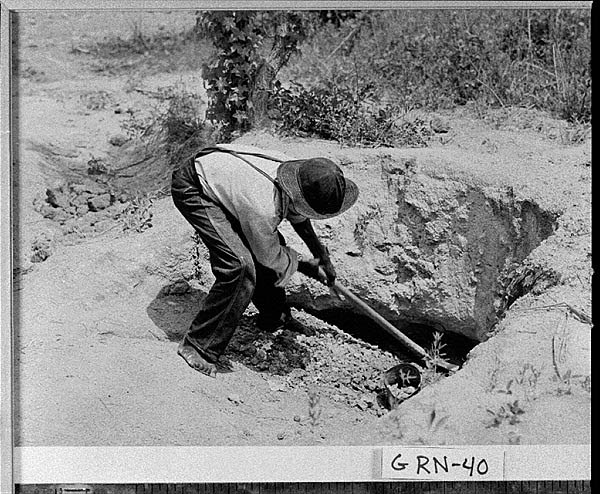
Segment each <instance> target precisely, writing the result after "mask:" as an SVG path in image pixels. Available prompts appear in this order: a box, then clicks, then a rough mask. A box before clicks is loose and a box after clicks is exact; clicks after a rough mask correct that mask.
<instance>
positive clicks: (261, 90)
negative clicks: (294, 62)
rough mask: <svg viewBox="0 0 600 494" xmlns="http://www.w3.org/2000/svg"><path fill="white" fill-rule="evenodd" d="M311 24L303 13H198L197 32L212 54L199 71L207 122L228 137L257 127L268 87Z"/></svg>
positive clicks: (306, 33) (261, 115) (262, 112)
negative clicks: (215, 124) (207, 41)
mask: <svg viewBox="0 0 600 494" xmlns="http://www.w3.org/2000/svg"><path fill="white" fill-rule="evenodd" d="M313 20H314V15H313V14H311V13H309V12H292V11H212V12H201V13H200V14H199V16H198V18H197V26H198V30H199V32H200V33H201V34H202V35H204V36H206V37H207V38H209V39H210V40H211V41H212V43H213V44H214V47H215V49H216V54H215V56H213V57H211V59H210V60H209V62H208V63H206V64H204V66H203V69H202V76H203V78H204V79H205V81H206V88H207V92H208V95H209V106H208V110H207V118H208V119H209V120H210V121H212V122H219V123H221V124H223V125H224V127H225V128H226V129H228V130H230V131H234V130H241V131H244V130H248V129H249V128H250V127H251V126H252V125H253V124H255V123H256V122H257V121H260V120H261V119H262V118H263V117H264V113H265V112H266V107H267V98H268V91H269V89H270V88H271V84H272V83H273V81H274V80H275V77H276V75H277V73H278V72H279V70H280V69H281V68H282V67H283V66H284V65H285V64H286V63H287V62H288V60H289V58H290V57H291V55H292V54H294V53H296V52H297V51H298V49H299V46H300V44H301V43H302V41H303V40H304V39H306V38H307V37H308V36H309V34H310V33H311V32H312V29H313V27H314V23H313Z"/></svg>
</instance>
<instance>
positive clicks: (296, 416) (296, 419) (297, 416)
mask: <svg viewBox="0 0 600 494" xmlns="http://www.w3.org/2000/svg"><path fill="white" fill-rule="evenodd" d="M301 420H302V417H300V415H294V422H300V421H301Z"/></svg>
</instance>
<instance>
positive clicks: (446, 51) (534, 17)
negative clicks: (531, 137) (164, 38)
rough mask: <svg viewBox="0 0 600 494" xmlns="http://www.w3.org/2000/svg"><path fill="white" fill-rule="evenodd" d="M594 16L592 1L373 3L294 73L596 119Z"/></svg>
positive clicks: (414, 95)
mask: <svg viewBox="0 0 600 494" xmlns="http://www.w3.org/2000/svg"><path fill="white" fill-rule="evenodd" d="M590 22H591V18H590V12H589V10H583V9H581V10H556V9H547V10H525V9H523V10H488V9H475V10H460V11H452V10H426V11H415V10H383V11H373V12H369V13H364V15H362V16H361V17H356V18H352V19H350V20H348V21H345V22H341V23H340V24H339V25H340V27H339V29H338V28H336V27H335V26H334V25H326V26H324V27H323V28H322V29H320V30H319V33H318V34H317V36H316V37H315V38H314V40H313V42H312V43H310V44H309V45H307V46H305V47H303V50H302V51H303V57H302V58H298V59H297V60H296V63H295V64H293V66H290V67H289V69H288V70H287V71H286V74H285V75H286V77H287V79H288V80H295V81H299V82H302V83H305V84H308V85H313V86H316V85H319V84H324V83H331V84H335V85H337V86H339V87H343V88H351V91H352V92H353V94H357V93H360V92H363V94H364V96H365V97H366V98H369V99H372V100H374V101H376V102H379V103H380V104H383V105H386V104H388V103H390V102H393V103H394V104H395V105H398V106H399V107H402V108H426V109H430V110H436V109H440V108H453V107H456V106H457V105H463V104H465V103H467V102H469V101H477V102H479V103H482V104H485V105H489V106H492V107H494V106H495V107H501V106H510V105H514V106H523V107H534V108H538V109H542V110H547V111H549V112H551V113H552V114H554V115H555V116H557V117H560V118H564V119H567V120H569V121H589V120H590V118H591V94H590V93H591V40H590ZM334 52H335V56H332V53H334Z"/></svg>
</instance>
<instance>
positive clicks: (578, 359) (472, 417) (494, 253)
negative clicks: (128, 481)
mask: <svg viewBox="0 0 600 494" xmlns="http://www.w3.org/2000/svg"><path fill="white" fill-rule="evenodd" d="M194 21H195V19H194V17H193V15H192V13H186V12H172V13H164V12H163V13H161V14H160V15H157V14H153V13H150V12H147V13H144V14H141V13H135V12H126V13H119V14H118V15H115V14H114V13H109V14H107V13H101V12H93V13H92V12H86V13H83V12H82V13H68V14H67V13H61V12H51V13H47V12H35V13H27V14H19V15H18V16H17V22H16V24H15V29H16V33H17V36H16V37H17V44H16V58H17V60H16V62H17V63H16V68H15V71H16V78H15V85H14V86H15V93H16V98H15V117H16V118H15V127H14V131H15V133H16V138H17V146H16V152H15V162H16V165H15V167H14V180H15V185H16V195H15V213H16V214H15V225H14V232H15V275H14V288H15V290H14V303H15V314H16V315H15V328H14V338H15V374H16V383H15V393H16V396H15V398H16V399H15V406H16V420H15V422H16V423H15V426H16V430H15V438H16V443H17V445H19V446H28V445H36V446H41V445H44V446H50V445H61V446H91V445H103V446H112V445H198V446H210V445H272V444H282V445H314V444H320V445H359V444H398V443H403V444H415V443H420V444H565V443H588V442H589V439H590V422H591V421H590V410H591V377H590V361H591V346H590V339H591V324H590V319H589V317H590V316H591V297H590V294H591V274H592V270H591V219H590V205H591V153H590V145H591V140H590V139H589V138H584V139H579V140H578V142H577V143H573V141H574V140H576V139H575V138H574V136H576V134H577V131H576V129H575V128H574V127H572V126H569V125H567V124H566V123H565V122H559V121H556V120H553V119H551V118H549V117H548V116H546V115H543V114H541V113H538V112H533V111H529V110H523V109H504V110H501V111H487V112H486V113H485V114H484V116H483V117H480V118H475V117H474V112H473V111H472V110H469V109H464V110H460V111H454V112H447V113H439V114H436V115H427V116H426V118H427V119H435V121H437V122H439V121H443V122H444V125H436V126H435V127H436V128H439V129H443V130H441V131H440V132H437V133H436V134H435V136H434V138H432V140H431V142H430V143H429V146H428V147H427V148H423V149H355V148H345V147H341V146H339V145H338V144H335V143H331V142H326V141H320V140H316V139H299V138H283V137H280V136H276V135H274V134H273V133H271V132H267V131H262V132H253V133H251V134H247V135H244V136H242V137H241V138H240V139H239V142H240V143H241V144H250V145H256V146H260V147H264V148H267V149H277V150H280V151H284V152H286V153H288V154H290V155H292V156H297V157H304V156H327V157H329V158H331V159H334V160H335V161H336V162H338V163H340V164H341V165H342V166H343V168H344V172H345V173H346V175H347V176H349V177H350V178H352V179H354V180H355V181H356V182H357V183H358V184H359V186H360V189H361V196H360V199H359V202H358V204H357V205H356V206H355V207H354V208H352V209H351V210H350V211H349V212H348V213H346V214H344V215H342V216H340V217H337V218H334V219H332V220H328V221H323V222H317V224H316V225H315V226H316V229H317V231H318V233H319V235H320V236H321V237H322V238H323V239H324V241H325V243H326V244H327V245H328V246H329V248H330V250H331V253H332V258H333V260H334V263H335V265H336V268H337V269H338V273H339V279H340V281H341V283H342V284H344V285H345V286H347V287H348V288H350V289H351V290H352V291H354V292H355V293H357V294H358V295H359V296H361V297H362V298H363V299H364V300H365V301H367V302H368V303H369V304H370V305H371V306H372V307H374V308H375V309H376V310H378V311H380V312H381V313H382V314H383V315H384V316H385V317H386V318H388V320H390V321H391V322H393V323H394V324H395V325H396V326H397V327H398V328H400V329H402V330H403V331H405V332H406V333H407V334H409V335H410V336H411V337H412V338H414V339H415V340H416V341H417V342H418V343H419V344H420V345H422V346H424V347H426V348H430V347H431V345H432V342H433V331H434V330H436V331H442V332H443V333H444V337H443V339H442V341H443V342H444V343H445V344H446V347H445V348H444V349H443V350H444V352H445V353H446V355H447V358H449V359H450V360H452V361H454V362H456V363H458V364H460V365H461V369H460V370H459V371H458V372H457V373H456V374H454V375H452V376H449V377H445V376H443V375H441V374H438V373H435V372H434V371H433V370H432V369H431V368H427V366H426V365H425V363H424V362H422V361H417V364H418V365H420V366H421V367H422V369H423V375H424V385H423V386H422V387H421V389H420V390H419V391H418V392H417V393H415V394H414V395H413V396H411V397H408V395H409V394H410V393H407V394H406V395H405V396H403V399H404V398H408V399H405V401H402V403H400V404H399V405H396V406H395V407H394V409H392V410H390V409H389V401H386V400H387V397H388V395H386V393H385V387H384V385H383V381H382V376H383V373H384V372H385V371H386V370H387V369H389V368H391V367H393V366H394V365H396V364H398V363H399V362H401V361H408V360H411V359H413V357H412V356H411V355H410V354H408V353H407V352H406V350H404V349H402V348H401V347H400V346H399V345H397V344H395V343H394V342H392V341H391V340H390V339H389V338H386V337H385V336H382V334H383V333H382V332H381V331H380V330H379V329H378V328H377V327H376V326H375V325H373V323H372V322H371V321H369V320H368V319H366V318H364V317H361V316H360V315H358V314H357V312H356V310H355V309H353V308H352V307H351V306H350V305H349V304H347V303H345V302H344V301H342V300H338V299H336V298H334V297H332V295H331V294H330V293H329V292H328V291H327V290H326V289H325V288H324V287H322V286H318V285H316V284H315V283H312V282H310V281H308V280H306V279H304V278H302V277H301V276H300V275H297V276H295V278H294V280H293V281H292V283H291V284H290V286H289V287H288V292H289V297H290V301H291V302H292V303H293V306H294V309H293V315H294V317H295V319H296V324H295V326H294V327H293V328H291V329H290V330H285V331H282V332H278V333H275V334H267V333H262V332H260V331H259V330H258V329H256V327H255V326H254V323H253V317H254V315H255V314H254V312H255V311H254V309H253V307H252V306H251V307H250V308H249V309H248V311H247V313H246V314H245V315H244V318H243V320H242V321H241V324H240V327H239V328H238V331H237V333H236V335H235V337H234V339H233V341H232V342H231V344H230V346H229V348H228V356H229V357H230V358H231V359H232V361H233V362H234V367H235V372H233V373H230V374H220V375H218V377H217V379H210V378H207V377H205V376H202V375H200V374H198V373H196V372H194V371H193V370H192V369H190V368H189V367H188V366H187V365H186V364H185V362H183V360H182V359H181V358H179V357H178V356H177V353H176V347H177V343H178V341H179V340H180V338H181V336H182V335H183V334H184V333H185V331H186V329H187V327H188V325H189V323H190V321H191V320H192V318H193V317H194V315H195V312H196V310H197V308H198V306H199V304H201V303H202V299H203V297H204V296H205V295H206V293H207V291H208V289H209V288H210V286H211V283H212V274H211V273H210V266H209V264H208V260H207V255H206V251H205V249H204V248H203V247H202V246H201V245H198V244H197V243H196V242H195V241H194V238H193V234H192V230H191V228H190V227H189V225H188V224H187V223H186V222H185V221H184V219H183V218H181V217H180V215H179V214H178V213H177V211H176V210H175V208H174V207H173V205H172V202H171V200H170V198H169V197H168V196H167V195H166V194H165V193H164V192H165V190H167V189H165V182H164V178H165V168H164V166H162V168H160V167H159V169H154V168H151V167H149V166H148V164H147V163H146V164H145V165H144V166H140V165H134V163H135V162H136V161H138V160H140V159H141V158H142V157H143V151H142V148H141V147H140V144H139V142H140V141H136V140H135V139H132V138H131V136H130V135H129V134H128V133H127V131H126V130H127V128H131V127H128V125H129V126H131V122H132V121H135V119H136V118H137V119H138V121H142V120H143V119H144V118H150V117H152V115H155V113H156V110H155V108H156V104H157V96H156V95H157V94H164V93H161V91H164V89H165V88H178V90H186V91H195V92H197V93H198V94H199V95H200V96H201V97H204V96H203V94H202V90H201V87H202V81H201V79H200V77H199V71H198V70H197V65H198V64H199V60H198V57H196V58H195V59H194V60H193V61H189V60H186V56H185V54H186V53H187V52H185V50H184V52H183V54H182V52H181V51H177V48H176V46H177V45H176V44H175V45H173V46H172V45H170V44H168V43H167V45H168V47H169V48H168V49H167V51H168V50H172V53H166V54H163V55H161V56H160V57H158V56H157V55H156V50H154V49H151V50H149V52H148V53H146V52H144V51H143V50H142V52H141V53H131V52H127V51H125V53H124V54H123V53H121V52H119V53H120V54H118V56H117V53H116V52H110V53H109V55H110V56H108V57H104V58H103V54H105V51H104V52H101V53H99V52H98V50H96V51H94V50H95V49H94V47H96V48H97V47H98V46H113V47H114V46H115V41H114V39H115V38H114V36H121V37H123V38H126V37H127V36H129V35H130V33H131V31H132V30H140V32H141V33H142V34H143V35H145V36H146V38H145V39H146V40H147V41H146V43H150V41H148V40H150V39H156V37H160V36H163V37H165V39H168V40H170V39H172V38H173V36H174V35H173V36H171V37H169V36H170V35H169V33H182V32H184V31H185V30H186V29H190V28H191V27H192V26H193V24H194ZM134 28H135V29H134ZM151 35H153V36H154V38H152V37H151ZM178 36H179V35H178ZM177 39H179V40H181V39H183V40H187V38H186V37H185V36H183V35H181V37H180V38H177ZM107 40H108V41H109V43H106V41H107ZM110 40H112V42H110ZM98 43H105V44H104V45H99V44H98ZM111 43H112V44H111ZM181 43H184V42H183V41H182V42H181ZM181 43H180V44H181ZM185 43H187V41H185ZM117 45H118V44H117ZM165 46H166V45H165ZM174 46H175V47H174ZM185 46H189V45H185ZM157 57H158V58H157ZM187 58H190V57H189V56H188V57H187ZM157 60H160V63H158V62H157ZM186 61H187V62H189V63H191V64H192V65H189V63H188V64H187V65H186ZM194 64H196V65H194ZM186 67H187V68H186ZM151 150H152V149H150V151H151ZM162 165H164V163H163V164H162ZM125 167H127V168H126V170H127V175H128V176H127V177H123V175H119V174H118V173H117V172H119V171H120V170H121V171H122V170H125ZM125 178H126V179H127V180H125ZM148 192H153V193H152V194H150V195H148V194H147V193H148ZM282 232H283V233H284V235H285V236H286V238H287V239H288V242H289V243H290V244H291V245H293V246H295V247H297V248H298V249H303V247H302V245H301V242H300V241H299V239H298V238H297V237H295V235H294V233H293V231H292V230H291V228H289V226H284V227H282ZM304 250H305V249H304Z"/></svg>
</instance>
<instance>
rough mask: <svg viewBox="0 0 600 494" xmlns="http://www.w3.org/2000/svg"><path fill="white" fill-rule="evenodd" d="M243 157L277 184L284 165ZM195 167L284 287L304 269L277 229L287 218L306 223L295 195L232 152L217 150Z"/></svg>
mask: <svg viewBox="0 0 600 494" xmlns="http://www.w3.org/2000/svg"><path fill="white" fill-rule="evenodd" d="M218 147H219V148H222V149H231V150H233V151H237V152H240V153H242V152H244V151H248V152H254V153H261V154H264V155H268V156H273V157H275V158H279V159H282V160H285V161H289V160H293V159H294V158H290V157H289V156H286V155H284V154H282V153H280V152H278V151H271V150H264V149H259V148H255V147H251V146H237V145H227V144H219V145H218ZM242 156H243V157H244V158H245V159H247V160H248V161H250V162H251V163H252V164H253V165H254V166H256V167H258V168H260V169H261V170H263V171H264V172H265V173H267V174H268V175H269V176H270V177H271V178H272V179H273V180H275V178H276V177H277V168H278V167H279V165H280V163H279V162H277V161H272V160H268V159H264V158H259V157H256V156H250V155H246V154H242ZM195 167H196V173H197V174H198V179H199V181H200V185H201V186H202V189H203V191H204V193H205V194H206V195H207V196H208V197H209V198H210V199H211V200H212V201H213V202H215V203H217V204H219V205H221V206H222V207H223V208H225V209H226V210H227V211H228V212H229V213H231V214H232V215H233V216H234V217H235V218H236V219H237V220H238V221H239V223H240V226H241V229H242V232H243V234H244V236H245V237H246V240H247V241H248V244H249V246H250V249H251V250H252V254H253V255H254V257H255V258H256V260H257V261H258V262H259V263H260V264H262V265H263V266H266V267H268V268H271V269H272V270H273V271H275V272H276V273H277V282H276V286H284V285H285V284H286V283H287V282H288V281H289V279H290V277H291V276H292V275H293V274H294V272H296V270H297V269H298V253H297V252H296V251H295V250H294V249H291V248H290V247H287V246H283V245H281V244H280V243H279V235H278V233H277V227H278V226H279V224H280V223H281V221H282V220H283V219H287V220H288V221H289V222H290V223H300V222H302V221H305V220H306V218H305V217H304V216H300V215H298V214H296V213H294V212H293V211H292V210H291V209H290V204H289V197H288V196H287V194H285V193H282V192H280V190H279V189H278V187H276V186H275V185H274V184H273V182H271V181H270V180H269V179H268V178H267V177H265V176H263V175H262V174H261V173H260V172H259V171H257V170H255V169H254V168H252V167H251V166H250V165H249V164H248V163H246V162H245V161H243V160H241V159H239V158H237V157H235V156H233V155H231V154H228V153H220V152H214V153H210V154H207V155H205V156H201V157H199V158H197V159H196V161H195Z"/></svg>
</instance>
